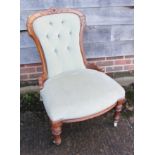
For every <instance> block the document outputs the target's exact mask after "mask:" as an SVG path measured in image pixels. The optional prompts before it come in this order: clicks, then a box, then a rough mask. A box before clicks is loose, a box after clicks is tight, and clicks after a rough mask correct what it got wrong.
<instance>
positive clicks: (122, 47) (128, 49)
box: [84, 41, 134, 58]
mask: <svg viewBox="0 0 155 155" xmlns="http://www.w3.org/2000/svg"><path fill="white" fill-rule="evenodd" d="M84 49H85V52H86V55H87V57H88V58H100V57H114V56H122V55H132V54H133V51H134V47H133V41H120V42H106V43H88V44H84Z"/></svg>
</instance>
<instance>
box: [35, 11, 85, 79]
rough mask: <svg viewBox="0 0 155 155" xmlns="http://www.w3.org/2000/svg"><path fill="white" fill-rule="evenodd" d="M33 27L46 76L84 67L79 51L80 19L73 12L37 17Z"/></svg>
mask: <svg viewBox="0 0 155 155" xmlns="http://www.w3.org/2000/svg"><path fill="white" fill-rule="evenodd" d="M33 29H34V32H35V34H36V35H37V37H38V38H39V41H40V43H41V45H42V48H43V51H44V55H45V59H46V63H47V70H48V78H50V77H53V76H54V75H57V74H59V73H62V72H65V71H70V70H74V69H82V68H85V67H84V64H83V60H82V56H81V52H80V46H79V33H80V19H79V16H78V15H76V14H74V13H59V14H52V15H46V16H42V17H39V18H38V19H36V20H35V21H34V23H33Z"/></svg>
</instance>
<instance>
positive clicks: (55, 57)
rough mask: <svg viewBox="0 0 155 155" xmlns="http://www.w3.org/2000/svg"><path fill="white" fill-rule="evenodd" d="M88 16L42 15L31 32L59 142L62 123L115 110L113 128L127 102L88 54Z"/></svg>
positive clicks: (74, 13)
mask: <svg viewBox="0 0 155 155" xmlns="http://www.w3.org/2000/svg"><path fill="white" fill-rule="evenodd" d="M84 26H85V16H84V15H83V14H82V13H81V12H79V11H77V10H73V9H66V8H65V9H64V8H63V9H60V8H59V9H57V8H51V9H48V10H44V11H40V12H37V13H35V14H33V15H31V16H29V17H28V21H27V29H28V33H29V35H30V36H31V37H32V38H33V40H34V42H35V44H36V47H37V49H38V51H39V54H40V58H41V62H42V68H43V74H42V76H41V77H40V78H39V86H40V89H41V90H40V94H41V97H42V99H43V104H44V107H45V109H46V112H47V114H48V116H49V118H50V121H51V130H52V134H53V136H54V143H55V144H57V145H59V144H60V143H61V137H60V134H61V130H62V125H63V123H70V122H80V121H84V120H88V119H91V118H94V117H97V116H100V115H102V114H104V113H106V112H108V111H109V110H111V109H113V108H114V107H115V108H116V111H115V115H114V126H117V123H118V121H119V118H120V112H121V109H122V104H123V103H124V102H125V91H124V89H123V88H122V87H121V86H120V85H119V84H118V83H117V82H116V81H114V80H113V79H112V78H110V77H109V76H108V75H106V74H105V73H103V72H101V69H99V68H98V67H97V66H96V65H95V64H90V63H88V62H87V60H86V57H85V53H84V49H83V30H84Z"/></svg>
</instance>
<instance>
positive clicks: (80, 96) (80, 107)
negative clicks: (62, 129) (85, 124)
mask: <svg viewBox="0 0 155 155" xmlns="http://www.w3.org/2000/svg"><path fill="white" fill-rule="evenodd" d="M40 93H41V96H42V98H43V101H44V106H45V109H46V111H47V114H48V116H49V118H50V119H51V120H52V121H59V120H65V119H76V118H81V117H85V116H89V115H92V114H95V113H97V112H100V111H102V110H104V109H106V108H108V107H110V106H112V105H113V104H114V103H116V102H117V100H118V99H121V98H124V97H125V91H124V89H123V88H122V87H121V86H120V85H119V84H118V83H117V82H116V81H114V80H113V79H112V78H110V77H109V76H107V75H106V74H104V73H102V72H99V71H96V70H91V69H78V70H74V71H68V72H63V73H60V74H58V75H55V76H53V77H51V78H49V79H48V80H47V81H46V82H45V83H44V88H43V89H42V90H41V92H40Z"/></svg>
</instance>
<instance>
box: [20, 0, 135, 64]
mask: <svg viewBox="0 0 155 155" xmlns="http://www.w3.org/2000/svg"><path fill="white" fill-rule="evenodd" d="M50 7H60V8H62V7H66V8H76V9H78V10H80V11H82V12H83V13H84V14H85V15H86V22H87V26H86V30H85V34H84V49H85V52H86V57H87V58H101V57H115V56H127V55H133V51H134V49H133V46H134V45H133V35H134V34H133V12H134V11H133V10H134V9H133V8H134V7H133V0H21V19H20V24H21V26H20V36H21V43H20V44H21V47H20V48H21V58H20V62H21V64H33V63H40V58H39V55H38V53H37V49H36V47H35V45H34V42H33V41H32V39H31V38H30V37H29V36H28V34H27V28H26V21H27V17H28V16H29V15H31V14H33V13H34V12H37V11H40V10H43V9H48V8H50Z"/></svg>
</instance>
